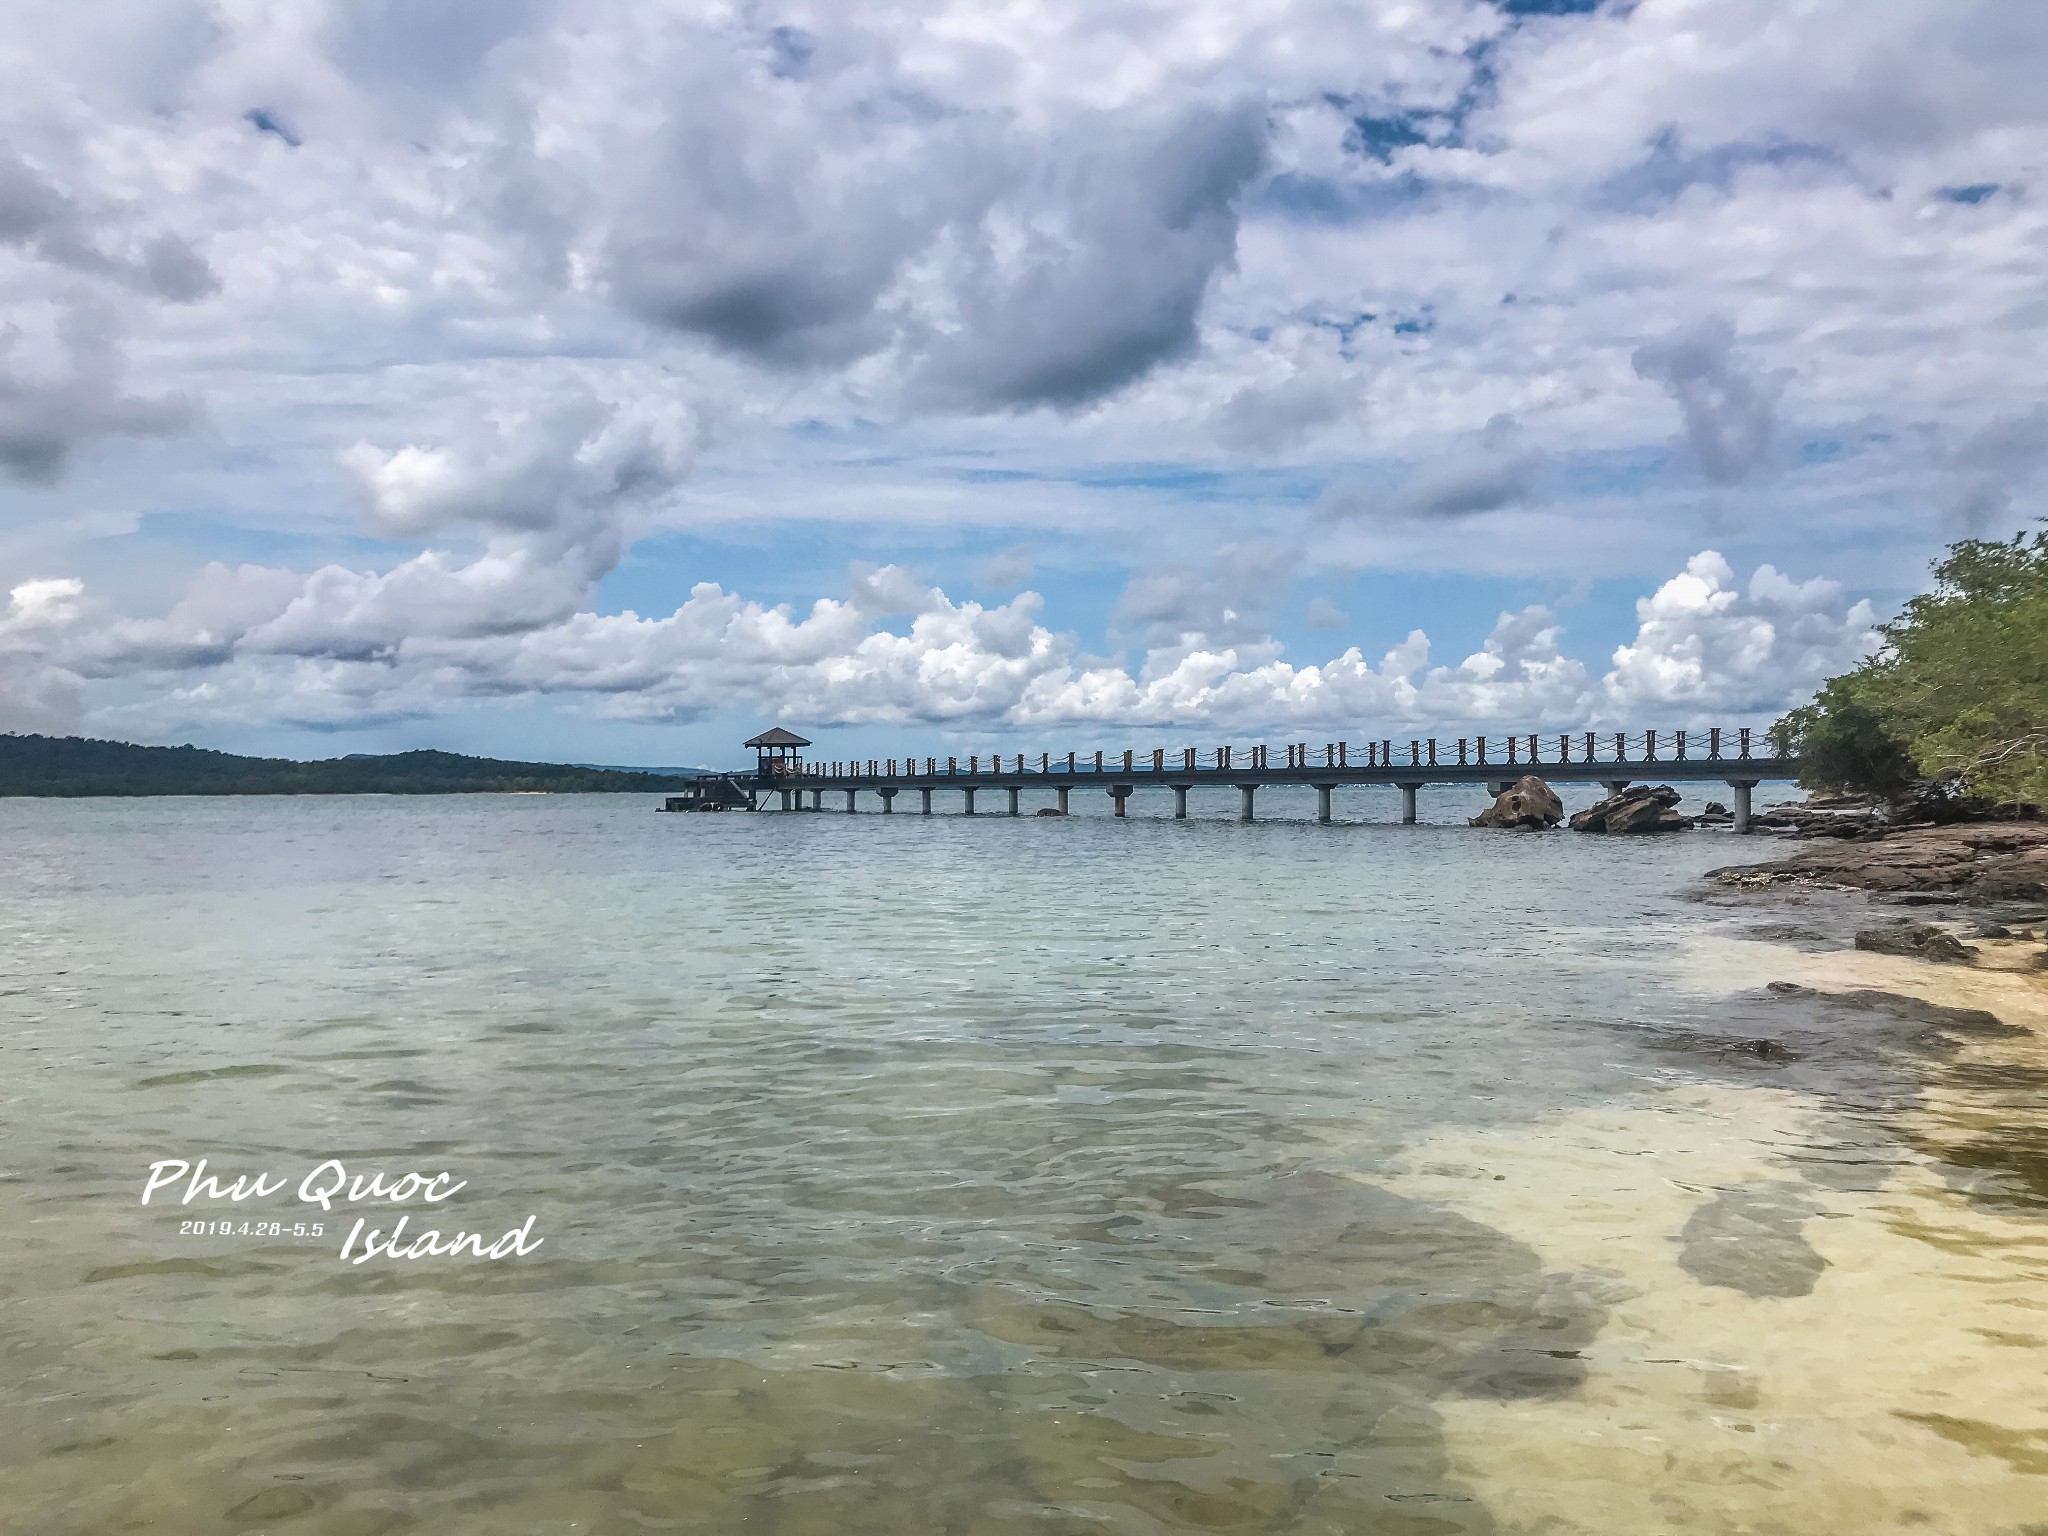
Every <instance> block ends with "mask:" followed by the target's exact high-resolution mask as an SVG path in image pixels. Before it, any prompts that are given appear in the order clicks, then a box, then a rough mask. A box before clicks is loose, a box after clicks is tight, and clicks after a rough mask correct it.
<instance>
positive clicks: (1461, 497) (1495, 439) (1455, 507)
mask: <svg viewBox="0 0 2048 1536" xmlns="http://www.w3.org/2000/svg"><path fill="white" fill-rule="evenodd" d="M1543 465H1544V454H1543V451H1542V450H1541V449H1540V448H1538V447H1536V446H1535V445H1534V444H1532V443H1530V442H1528V441H1527V440H1526V439H1525V438H1524V437H1523V435H1522V429H1521V428H1520V427H1519V426H1518V425H1517V424H1516V423H1515V422H1514V421H1513V420H1511V419H1510V418H1508V417H1505V416H1496V417H1495V418H1494V419H1493V420H1492V421H1490V422H1488V423H1487V425H1486V430H1485V431H1484V432H1482V433H1480V434H1479V436H1478V438H1477V440H1476V441H1473V442H1470V443H1468V444H1466V445H1464V447H1463V448H1461V449H1459V450H1456V451H1453V452H1451V453H1447V454H1445V455H1443V456H1441V457H1438V458H1434V459H1428V460H1425V461H1424V462H1422V463H1420V464H1418V465H1416V466H1415V469H1414V471H1413V472H1412V473H1411V474H1410V475H1409V477H1408V484H1407V485H1406V486H1405V487H1404V488H1403V490H1402V493H1401V498H1400V501H1399V503H1398V506H1399V508H1400V510H1402V511H1403V512H1406V513H1407V514H1409V515H1410V516H1413V517H1425V518H1437V517H1466V516H1470V515H1471V514H1472V513H1475V512H1491V511H1494V510H1495V509H1496V508H1499V507H1505V506H1508V505H1509V504H1511V503H1513V502H1517V501H1522V500H1524V499H1526V498H1527V497H1528V496H1529V495H1530V493H1531V492H1533V491H1534V490H1535V488H1536V482H1537V478H1538V476H1539V475H1540V474H1541V473H1542V470H1543Z"/></svg>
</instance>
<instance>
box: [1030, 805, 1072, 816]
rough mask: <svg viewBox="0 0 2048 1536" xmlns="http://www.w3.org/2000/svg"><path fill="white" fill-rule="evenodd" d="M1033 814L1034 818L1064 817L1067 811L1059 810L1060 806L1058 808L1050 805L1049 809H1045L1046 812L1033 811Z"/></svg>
mask: <svg viewBox="0 0 2048 1536" xmlns="http://www.w3.org/2000/svg"><path fill="white" fill-rule="evenodd" d="M1031 814H1032V815H1034V816H1064V815H1066V814H1067V813H1066V812H1065V811H1063V810H1061V809H1060V808H1059V807H1058V806H1056V805H1048V806H1047V807H1046V808H1045V809H1044V810H1042V811H1033V812H1032V813H1031Z"/></svg>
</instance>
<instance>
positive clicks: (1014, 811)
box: [1008, 784, 1024, 816]
mask: <svg viewBox="0 0 2048 1536" xmlns="http://www.w3.org/2000/svg"><path fill="white" fill-rule="evenodd" d="M1008 789H1009V791H1010V814H1011V815H1012V816H1022V815H1023V814H1024V811H1023V808H1022V806H1021V803H1020V802H1021V801H1022V800H1023V798H1024V786H1023V785H1021V784H1011V785H1009V786H1008Z"/></svg>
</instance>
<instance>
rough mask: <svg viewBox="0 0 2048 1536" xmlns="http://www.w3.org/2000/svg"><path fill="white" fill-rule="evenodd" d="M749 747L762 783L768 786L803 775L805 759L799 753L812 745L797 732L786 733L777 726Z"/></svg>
mask: <svg viewBox="0 0 2048 1536" xmlns="http://www.w3.org/2000/svg"><path fill="white" fill-rule="evenodd" d="M747 745H748V746H750V747H752V748H753V749H754V761H755V765H756V768H757V770H758V772H759V774H760V779H761V782H762V783H764V784H767V783H770V782H772V781H774V780H776V779H780V778H785V777H787V776H789V775H792V774H799V773H802V772H803V770H804V765H803V759H802V757H800V756H799V755H798V753H799V751H800V749H801V748H804V747H808V746H809V745H810V743H809V742H808V741H806V740H804V738H803V737H801V736H799V735H797V733H796V732H795V731H785V730H784V729H783V728H782V727H781V726H779V725H777V726H772V727H770V728H769V729H768V730H765V731H763V732H762V733H761V734H760V735H758V736H756V737H754V738H753V739H752V740H751V741H749V742H748V743H747Z"/></svg>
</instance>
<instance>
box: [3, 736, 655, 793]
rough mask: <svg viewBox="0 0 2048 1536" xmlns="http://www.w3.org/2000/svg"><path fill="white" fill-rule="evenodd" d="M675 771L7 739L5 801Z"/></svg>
mask: <svg viewBox="0 0 2048 1536" xmlns="http://www.w3.org/2000/svg"><path fill="white" fill-rule="evenodd" d="M689 782H690V781H689V780H688V779H687V778H682V777H678V776H677V775H674V774H662V773H629V772H622V771H619V770H617V769H611V768H578V767H575V766H574V765H572V764H567V763H506V762H499V761H497V760H496V759H494V758H488V757H462V756H460V755H458V754H456V753H454V752H396V753H392V754H391V755H389V756H386V757H366V756H365V757H336V758H327V759H324V760H322V761H319V762H311V763H299V762H293V761H291V760H290V759H289V758H281V757H236V756H234V755H233V754H231V753H227V752H209V751H207V750H205V749H204V748H202V747H138V746H132V745H130V744H129V743H127V742H125V741H93V740H89V739H87V738H85V737H82V736H0V795H467V794H494V793H495V794H505V793H512V792H517V791H539V792H545V793H550V794H604V793H608V792H617V791H639V792H643V793H644V792H646V791H650V790H672V789H679V788H681V787H682V786H683V785H685V784H687V783H689Z"/></svg>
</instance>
